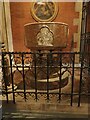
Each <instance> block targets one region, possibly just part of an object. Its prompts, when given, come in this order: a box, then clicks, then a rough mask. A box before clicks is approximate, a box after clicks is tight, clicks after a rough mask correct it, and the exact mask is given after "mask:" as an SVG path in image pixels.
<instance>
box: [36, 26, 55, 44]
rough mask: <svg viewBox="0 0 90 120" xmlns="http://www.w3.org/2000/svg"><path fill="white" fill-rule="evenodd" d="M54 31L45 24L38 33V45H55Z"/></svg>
mask: <svg viewBox="0 0 90 120" xmlns="http://www.w3.org/2000/svg"><path fill="white" fill-rule="evenodd" d="M53 39H54V38H53V33H52V32H51V31H50V29H49V28H48V26H43V27H42V28H41V29H40V31H39V33H38V34H37V42H38V45H42V46H53Z"/></svg>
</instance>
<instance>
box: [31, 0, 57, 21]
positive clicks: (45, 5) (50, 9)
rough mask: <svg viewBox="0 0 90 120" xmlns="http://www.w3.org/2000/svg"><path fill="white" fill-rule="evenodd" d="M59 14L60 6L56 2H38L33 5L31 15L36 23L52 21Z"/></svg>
mask: <svg viewBox="0 0 90 120" xmlns="http://www.w3.org/2000/svg"><path fill="white" fill-rule="evenodd" d="M57 13H58V5H57V3H55V2H52V1H49V2H42V1H36V2H34V3H32V7H31V14H32V16H33V18H34V19H35V20H36V21H42V22H43V21H45V22H48V21H52V20H54V19H55V17H56V15H57Z"/></svg>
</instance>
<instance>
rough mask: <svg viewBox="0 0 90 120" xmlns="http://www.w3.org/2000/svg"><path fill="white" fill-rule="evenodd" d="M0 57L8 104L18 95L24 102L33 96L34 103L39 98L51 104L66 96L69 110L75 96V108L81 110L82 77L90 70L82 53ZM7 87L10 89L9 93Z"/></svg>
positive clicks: (33, 53) (42, 53) (3, 91)
mask: <svg viewBox="0 0 90 120" xmlns="http://www.w3.org/2000/svg"><path fill="white" fill-rule="evenodd" d="M1 55H2V66H1V67H2V73H3V80H2V83H3V84H2V94H3V95H6V100H7V103H8V102H9V95H10V94H12V96H13V100H12V101H13V102H14V103H15V102H16V96H17V95H21V96H22V97H23V98H24V99H25V101H26V100H28V96H33V97H34V99H35V100H36V101H37V100H38V99H40V96H39V95H41V96H43V95H45V99H46V100H47V102H50V100H51V99H53V96H54V95H55V96H56V98H57V102H61V101H62V96H63V95H66V96H69V97H70V105H71V106H72V105H73V103H74V96H78V97H77V105H78V106H80V103H81V97H82V96H83V95H85V96H88V89H87V83H88V81H87V79H85V83H84V84H82V83H83V76H85V75H84V73H83V70H86V71H88V70H87V69H88V68H89V66H88V65H86V64H84V54H83V53H80V52H54V51H48V52H47V51H46V52H43V51H37V52H2V54H1ZM80 55H81V59H80V60H79V56H80ZM16 76H17V77H16ZM9 83H10V84H11V86H12V87H11V89H10V90H9V89H8V86H9V85H8V84H9ZM15 85H16V86H17V88H16V89H15ZM83 86H86V87H83ZM76 88H77V89H76ZM29 100H30V99H29Z"/></svg>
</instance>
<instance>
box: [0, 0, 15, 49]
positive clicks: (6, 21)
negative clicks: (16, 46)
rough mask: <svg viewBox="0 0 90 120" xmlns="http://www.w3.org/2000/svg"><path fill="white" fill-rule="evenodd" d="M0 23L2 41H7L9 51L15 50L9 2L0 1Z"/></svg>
mask: <svg viewBox="0 0 90 120" xmlns="http://www.w3.org/2000/svg"><path fill="white" fill-rule="evenodd" d="M0 23H1V24H0V36H1V37H0V42H4V43H5V47H6V50H7V51H13V42H12V30H11V15H10V3H9V2H4V1H3V2H0Z"/></svg>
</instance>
